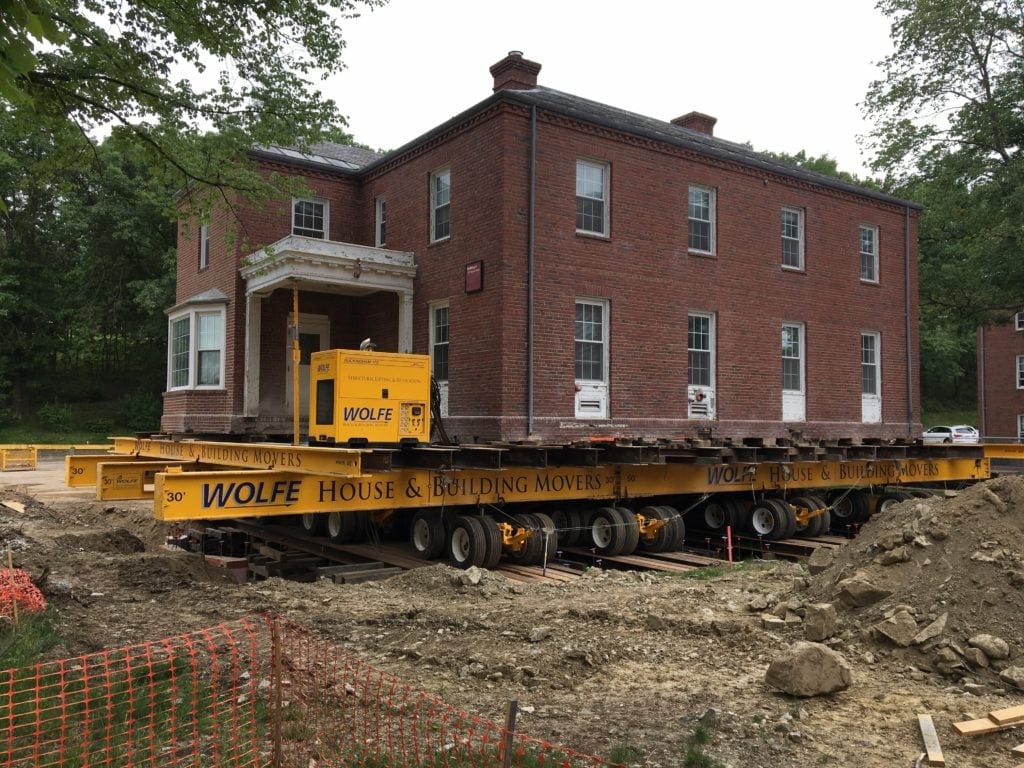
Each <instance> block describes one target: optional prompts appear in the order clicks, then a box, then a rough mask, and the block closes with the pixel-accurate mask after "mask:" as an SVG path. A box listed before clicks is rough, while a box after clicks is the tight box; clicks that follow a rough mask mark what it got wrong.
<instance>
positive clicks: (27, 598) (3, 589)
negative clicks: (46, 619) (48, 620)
mask: <svg viewBox="0 0 1024 768" xmlns="http://www.w3.org/2000/svg"><path fill="white" fill-rule="evenodd" d="M45 610H46V598H45V597H43V593H42V592H40V591H39V587H37V586H36V585H35V584H34V583H33V582H32V577H31V576H29V575H28V572H27V571H23V570H22V569H21V568H0V616H4V617H6V618H16V617H17V616H18V614H19V613H40V612H42V611H45Z"/></svg>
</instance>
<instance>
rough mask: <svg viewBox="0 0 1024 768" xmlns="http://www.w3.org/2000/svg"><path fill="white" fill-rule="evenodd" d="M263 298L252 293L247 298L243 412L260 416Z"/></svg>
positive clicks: (247, 414)
mask: <svg viewBox="0 0 1024 768" xmlns="http://www.w3.org/2000/svg"><path fill="white" fill-rule="evenodd" d="M262 317H263V297H262V296H260V295H259V294H254V293H250V294H247V295H246V297H245V369H244V370H245V379H244V391H243V397H244V403H243V412H244V414H245V415H246V416H259V409H260V327H261V322H262Z"/></svg>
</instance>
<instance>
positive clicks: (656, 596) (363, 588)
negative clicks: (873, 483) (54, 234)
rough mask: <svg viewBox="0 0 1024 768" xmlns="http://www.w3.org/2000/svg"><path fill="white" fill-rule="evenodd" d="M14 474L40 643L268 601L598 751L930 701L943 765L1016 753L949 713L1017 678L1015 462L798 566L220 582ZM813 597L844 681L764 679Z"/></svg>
mask: <svg viewBox="0 0 1024 768" xmlns="http://www.w3.org/2000/svg"><path fill="white" fill-rule="evenodd" d="M24 474H25V473H10V474H7V475H0V501H4V500H12V501H16V502H20V503H22V504H24V505H25V506H26V510H25V513H24V514H19V513H18V512H15V511H14V510H12V509H9V508H7V507H4V506H0V546H2V547H3V548H4V550H5V551H6V546H7V545H8V544H10V546H11V548H12V550H13V557H14V561H15V565H17V566H20V567H23V568H25V569H27V570H28V571H29V572H30V573H31V574H32V575H33V577H36V578H38V577H40V575H41V574H42V573H43V572H44V570H45V569H48V571H49V572H48V575H47V577H46V580H45V593H46V597H47V599H48V601H49V603H50V604H51V605H52V606H54V607H55V608H56V609H57V611H58V613H59V617H60V622H61V624H62V629H63V636H64V637H65V638H66V639H67V641H66V644H65V645H64V646H63V647H60V648H56V649H53V650H52V651H50V655H51V656H54V657H58V656H67V655H78V654H82V653H86V652H91V651H95V650H97V649H100V648H104V647H118V646H122V645H126V644H130V643H135V642H139V641H143V640H151V639H158V638H161V637H165V636H169V635H176V634H180V633H182V632H185V631H189V630H192V629H198V628H201V627H204V626H210V625H213V624H216V623H218V622H221V621H223V620H226V619H230V618H232V617H236V616H241V615H245V614H250V613H253V612H258V611H276V612H279V613H282V614H284V615H287V616H288V617H290V618H292V619H294V620H297V621H299V622H302V623H305V624H307V625H308V626H311V627H313V628H315V629H317V630H319V631H320V632H322V633H324V634H326V635H328V636H330V637H332V638H333V639H335V640H336V641H337V642H338V643H339V644H340V645H341V646H342V647H344V648H345V649H347V650H350V651H352V652H354V653H356V654H357V655H359V656H360V657H361V658H363V659H365V660H366V661H367V662H369V663H370V664H372V665H374V666H376V667H378V668H380V669H382V670H385V671H387V672H388V673H390V674H393V675H395V676H397V677H399V678H401V679H403V680H405V681H407V682H409V683H410V684H412V685H413V686H415V687H417V688H420V689H422V690H425V691H429V692H431V693H433V694H435V695H436V696H438V697H440V698H441V699H443V700H445V701H447V702H448V703H450V704H453V705H455V706H457V707H461V708H464V709H467V710H469V711H471V712H474V713H477V714H479V715H481V716H483V717H486V718H488V719H491V720H495V721H498V722H501V721H502V719H503V717H504V712H505V709H506V706H507V703H508V701H509V700H510V699H516V700H518V702H519V706H520V719H519V729H520V730H522V731H524V732H525V733H528V734H530V735H531V736H535V737H538V738H543V739H547V740H550V741H553V742H556V743H560V744H563V745H566V746H568V747H571V748H573V749H576V750H580V751H583V752H589V753H594V754H599V755H605V756H607V755H608V754H609V752H610V750H611V749H612V748H613V747H615V746H617V745H624V746H629V747H634V748H636V749H637V750H639V754H640V755H642V757H641V758H640V760H639V763H640V764H643V765H648V766H666V767H671V768H675V767H676V766H682V765H683V761H682V755H683V753H684V752H685V745H686V742H687V739H688V738H689V737H690V735H691V734H692V733H693V730H694V728H695V727H696V726H697V724H698V723H704V724H706V725H708V726H709V727H710V728H711V729H712V731H713V733H714V738H713V740H712V741H711V743H710V744H709V745H708V747H707V752H708V754H710V755H712V756H713V757H714V758H716V759H717V760H718V761H720V762H721V764H723V765H727V766H734V767H735V768H739V767H740V766H745V767H751V768H760V767H762V766H763V767H766V768H767V767H768V766H771V768H783V767H789V766H793V767H794V768H796V767H798V766H799V767H801V768H803V767H804V766H850V767H857V766H865V767H867V766H870V767H872V768H874V767H875V766H878V767H881V766H912V765H914V762H915V760H916V759H917V758H918V755H919V754H920V753H921V752H922V750H923V747H922V741H921V736H920V733H919V730H918V725H917V718H916V715H917V714H918V713H921V712H929V713H931V714H932V715H933V717H934V719H935V722H936V725H937V729H938V733H939V738H940V740H941V742H942V746H943V749H944V751H945V755H946V764H947V765H949V766H970V767H974V768H1000V766H1006V768H1010V767H1011V766H1015V765H1017V764H1018V763H1019V762H1020V758H1019V757H1018V758H1016V759H1015V758H1014V757H1013V755H1012V754H1011V752H1010V749H1011V747H1013V746H1014V745H1016V744H1019V743H1021V742H1024V727H1021V728H1018V729H1016V730H1009V731H1004V732H1001V733H994V734H989V735H985V736H977V737H970V738H968V737H961V736H959V735H957V734H956V733H955V732H954V730H953V728H952V723H954V722H956V721H960V720H965V719H969V718H974V717H982V716H984V715H985V714H986V713H987V712H989V711H991V710H995V709H1001V708H1005V707H1010V706H1017V705H1021V704H1024V690H1021V689H1020V688H1018V687H1016V686H1015V685H1013V684H1011V683H1009V682H1006V681H1004V680H1002V679H1001V678H1000V672H1002V671H1003V670H1005V669H1006V668H1008V667H1014V666H1018V667H1022V666H1024V554H1022V553H1024V549H1022V546H1021V542H1022V541H1024V478H1020V477H1006V478H998V479H995V480H991V481H988V482H986V483H984V484H980V485H977V486H974V487H972V488H970V489H968V490H966V491H964V492H962V493H961V494H960V495H958V496H957V497H955V498H947V499H943V498H932V499H915V500H912V501H907V502H904V503H902V504H900V505H898V506H896V507H895V508H892V509H890V510H889V511H887V512H886V513H884V514H883V515H878V516H876V517H875V518H873V519H872V520H871V521H870V522H868V523H867V524H866V525H865V527H864V529H863V530H862V531H861V534H860V536H859V537H858V538H857V539H856V540H854V541H852V542H851V543H850V544H848V545H846V546H845V547H844V548H843V549H841V550H839V551H838V555H837V556H836V557H835V559H834V562H833V563H832V564H831V565H828V566H827V567H824V569H823V570H821V572H819V573H816V574H815V575H811V574H810V572H809V570H808V567H807V565H802V564H796V563H790V562H782V561H780V562H775V563H762V564H760V565H758V566H749V565H747V566H744V567H742V568H737V569H733V570H732V571H728V572H726V573H725V575H722V576H720V577H718V578H714V579H695V578H681V577H679V576H678V575H655V574H650V573H635V572H621V571H601V570H597V569H591V570H590V571H587V572H586V573H585V574H584V575H583V576H582V577H581V578H579V579H578V580H577V581H575V582H572V583H566V584H557V585H556V584H519V583H513V582H511V581H508V580H507V579H506V578H505V577H504V576H502V575H500V574H497V573H485V574H484V576H483V578H482V579H481V581H480V583H479V584H478V585H475V586H464V585H462V584H461V583H460V581H459V578H458V577H459V576H460V575H461V572H459V571H455V570H453V569H451V568H449V567H447V566H445V565H436V566H431V567H427V568H421V569H417V570H415V571H409V572H405V573H403V574H402V575H399V576H396V577H393V578H391V579H388V580H386V581H381V582H374V583H367V584H361V585H335V584H333V583H332V582H328V581H321V582H318V583H313V584H303V583H296V582H287V581H282V580H280V579H271V580H268V581H263V582H258V583H249V584H245V585H237V584H234V583H232V582H231V581H229V580H228V579H227V578H226V577H225V576H224V573H223V571H221V570H219V569H215V568H210V567H207V565H206V564H205V563H204V562H203V560H202V558H201V557H200V556H198V555H192V554H187V553H184V552H174V551H169V550H166V549H165V548H163V544H164V542H165V536H166V533H167V529H166V526H165V525H164V524H163V523H160V522H158V521H156V520H154V519H153V518H152V516H151V514H150V512H149V508H148V505H147V504H145V503H142V502H130V503H121V504H118V505H111V504H109V503H101V502H95V501H88V500H86V499H84V498H83V497H81V495H79V496H78V497H72V496H70V495H66V496H60V495H54V494H51V495H49V496H46V495H45V494H40V493H38V491H39V486H36V485H32V484H29V483H26V482H25V480H24V478H23V477H22V475H24ZM850 577H855V580H856V581H858V582H860V583H864V582H866V583H868V584H870V585H872V586H873V587H874V588H876V592H877V593H878V594H882V596H881V597H880V598H879V599H877V600H876V601H875V602H872V603H870V604H868V605H863V606H861V607H856V606H851V604H850V599H849V594H848V592H849V590H846V589H844V585H845V584H848V582H844V583H840V582H843V581H844V580H848V579H850ZM884 593H888V594H884ZM809 603H833V604H834V605H835V606H836V607H837V610H838V622H839V623H838V631H837V634H835V635H834V636H833V637H831V638H829V639H828V640H826V641H825V643H826V644H827V645H829V646H830V647H832V648H833V649H834V650H836V651H837V652H838V653H839V654H841V655H842V656H843V657H844V658H845V660H846V661H847V662H848V663H849V665H850V666H851V667H852V671H853V683H852V685H851V686H850V687H849V688H848V689H846V690H844V691H841V692H838V693H834V694H831V695H827V696H818V697H813V698H806V699H798V698H794V697H792V696H789V695H787V694H783V693H779V692H777V691H774V690H770V689H769V688H768V687H766V685H765V682H764V679H765V672H766V669H767V667H768V665H769V663H770V662H771V661H772V659H774V658H775V657H776V656H778V655H779V654H780V653H782V652H783V651H785V650H786V649H788V648H789V647H790V646H792V645H793V644H794V643H795V642H797V641H800V640H802V639H803V638H804V632H805V629H804V626H803V622H802V621H800V620H799V618H798V617H800V616H801V615H802V614H803V613H804V612H805V611H804V606H805V605H807V604H809ZM765 614H774V615H775V616H777V617H778V618H781V619H785V618H786V616H787V615H788V616H789V620H788V621H772V620H771V619H768V618H767V617H766V615H765ZM904 614H906V615H907V616H909V617H910V619H908V618H907V616H905V615H904ZM943 615H945V616H946V618H945V623H944V625H942V617H943ZM887 618H888V619H890V622H889V623H890V624H893V623H895V624H900V623H901V622H902V624H903V629H904V630H906V625H907V624H908V623H910V626H911V633H913V632H916V631H919V630H923V629H925V628H926V627H929V625H931V626H932V627H933V628H934V627H936V626H938V631H937V632H936V635H935V637H932V638H930V639H928V640H926V641H925V642H923V643H919V644H911V645H908V646H906V647H901V646H900V645H898V644H896V643H895V642H893V640H891V639H889V638H888V637H886V636H885V635H884V634H882V632H880V631H879V630H878V629H876V628H875V627H876V626H877V625H878V624H879V623H880V622H883V621H885V620H886V619H887ZM911 619H912V622H911ZM936 620H938V621H937V623H934V624H933V622H936ZM939 625H942V626H939ZM978 634H989V635H993V636H995V637H996V638H1000V639H1002V640H1004V641H1006V644H1007V646H1008V655H1007V657H1006V658H1005V659H998V658H989V657H988V656H986V654H985V653H980V654H979V652H978V651H977V650H974V646H973V645H972V643H971V642H970V641H971V640H972V638H975V636H976V635H978ZM997 645H998V644H997ZM995 655H996V656H998V655H1001V654H1000V653H998V652H996V653H995Z"/></svg>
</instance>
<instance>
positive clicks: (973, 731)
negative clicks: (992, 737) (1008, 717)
mask: <svg viewBox="0 0 1024 768" xmlns="http://www.w3.org/2000/svg"><path fill="white" fill-rule="evenodd" d="M1005 727H1006V726H1004V725H1000V724H999V723H997V722H995V721H993V720H990V719H989V718H987V717H982V718H980V719H978V720H963V721H961V722H959V723H953V728H954V729H955V730H956V732H957V733H959V734H960V735H961V736H980V735H981V734H983V733H994V732H995V731H1001V730H1002V729H1003V728H1005Z"/></svg>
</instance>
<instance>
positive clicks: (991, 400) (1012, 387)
mask: <svg viewBox="0 0 1024 768" xmlns="http://www.w3.org/2000/svg"><path fill="white" fill-rule="evenodd" d="M1018 355H1024V331H1018V330H1016V325H1015V323H1013V322H1012V321H1011V322H1010V323H1009V324H1008V325H1000V326H993V327H991V328H980V329H979V330H978V370H979V371H980V372H981V375H980V376H979V377H978V429H980V430H981V431H982V435H983V436H984V437H997V438H1013V439H1017V416H1018V415H1020V414H1024V389H1017V356H1018Z"/></svg>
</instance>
